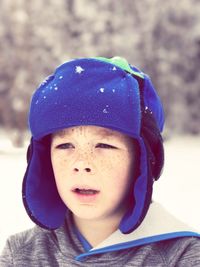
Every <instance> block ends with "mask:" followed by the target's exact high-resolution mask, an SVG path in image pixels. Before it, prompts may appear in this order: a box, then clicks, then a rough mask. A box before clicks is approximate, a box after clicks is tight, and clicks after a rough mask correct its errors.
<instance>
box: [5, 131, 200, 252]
mask: <svg viewBox="0 0 200 267" xmlns="http://www.w3.org/2000/svg"><path fill="white" fill-rule="evenodd" d="M25 155H26V149H25V148H22V149H15V148H13V147H12V146H11V144H10V142H9V141H8V140H7V139H5V138H2V137H1V138H0V166H1V175H0V184H1V187H0V213H1V219H0V250H1V249H2V248H3V246H4V244H5V240H6V238H7V237H8V236H9V235H11V234H14V233H17V232H20V231H23V230H25V229H27V228H30V227H32V226H33V223H32V222H31V221H30V219H29V217H28V216H27V215H26V212H25V210H24V207H23V204H22V200H21V183H22V179H23V175H24V170H25V167H26V157H25ZM199 156H200V136H198V137H190V136H185V137H176V138H173V139H171V140H169V141H167V142H166V143H165V158H166V159H165V168H164V172H163V174H162V176H161V178H160V180H159V181H158V182H156V183H155V185H154V197H153V198H154V200H155V201H159V202H160V203H161V204H163V205H164V206H165V207H166V208H167V209H168V210H170V211H171V212H172V213H173V214H175V215H176V216H177V217H179V218H180V219H182V220H183V221H185V222H186V223H188V224H190V225H191V226H193V227H195V228H197V229H199V225H200V213H199V204H200V193H199V191H200V163H199V158H200V157H199ZM158 220H159V218H158Z"/></svg>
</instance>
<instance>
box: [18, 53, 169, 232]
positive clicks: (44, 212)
mask: <svg viewBox="0 0 200 267" xmlns="http://www.w3.org/2000/svg"><path fill="white" fill-rule="evenodd" d="M147 111H149V114H151V116H153V118H154V120H155V122H156V125H157V127H158V129H159V131H162V129H163V125H164V112H163V107H162V104H161V101H160V98H159V96H158V94H157V92H156V91H155V89H154V87H153V85H152V83H151V81H150V78H149V77H148V76H147V75H146V74H144V73H142V72H141V71H139V70H138V69H136V68H135V67H132V66H131V65H129V64H128V62H127V61H126V60H125V59H123V58H120V57H114V58H111V59H108V58H102V57H98V58H80V59H75V60H71V61H69V62H65V63H64V64H62V65H60V66H59V67H58V68H57V69H56V70H55V73H54V74H52V75H51V76H49V77H48V78H47V79H45V80H44V82H43V83H42V84H41V85H40V86H39V87H38V88H37V90H36V91H35V92H34V94H33V97H32V100H31V106H30V112H29V126H30V130H31V133H32V138H31V144H30V146H29V159H28V166H27V170H26V173H25V176H24V180H23V202H24V205H25V208H26V210H27V212H28V215H29V216H30V218H31V219H32V220H33V221H34V222H35V223H37V224H38V225H40V226H41V227H44V228H47V229H56V228H58V227H59V226H61V225H62V223H63V221H64V218H65V216H66V212H67V211H68V208H67V207H66V205H65V204H64V203H63V201H62V200H61V198H60V196H59V194H58V191H57V188H56V184H55V179H54V174H53V170H52V166H51V160H50V144H49V141H48V139H45V138H46V137H47V136H48V135H50V134H52V133H54V132H56V131H58V130H60V129H64V128H67V127H72V126H78V125H96V126H101V127H106V128H110V129H112V130H116V131H119V132H121V133H123V134H126V135H129V136H130V137H133V138H134V139H136V140H137V142H138V144H139V147H140V166H139V169H140V174H139V177H137V179H136V181H135V183H134V188H133V189H132V197H133V199H134V206H131V207H130V208H129V209H128V211H127V213H126V214H125V216H124V217H123V218H122V220H121V223H120V226H119V228H120V230H121V231H122V232H123V233H128V232H130V231H133V230H134V229H135V228H136V227H137V226H138V225H139V224H140V223H141V221H142V220H143V218H144V216H145V215H146V212H147V210H148V206H149V204H150V201H151V195H152V184H153V180H154V178H155V179H156V178H158V177H153V176H152V174H150V172H149V161H148V156H149V154H148V148H147V145H146V143H145V140H144V138H143V136H142V134H141V128H142V116H143V113H146V112H147Z"/></svg>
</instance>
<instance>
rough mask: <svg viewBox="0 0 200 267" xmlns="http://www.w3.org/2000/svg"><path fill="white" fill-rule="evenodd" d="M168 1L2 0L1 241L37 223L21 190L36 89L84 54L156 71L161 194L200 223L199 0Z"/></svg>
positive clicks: (156, 191) (158, 191)
mask: <svg viewBox="0 0 200 267" xmlns="http://www.w3.org/2000/svg"><path fill="white" fill-rule="evenodd" d="M160 3H161V1H160V0H154V1H149V0H142V1H138V0H124V1H115V0H96V1H91V0H59V1H54V0H45V1H27V0H17V1H12V0H10V1H8V0H1V9H0V39H1V42H0V51H1V56H0V67H1V73H0V167H1V174H0V184H1V187H0V214H1V219H0V249H1V248H2V246H3V244H4V243H5V239H6V238H7V237H8V236H9V235H11V234H14V233H16V232H19V231H22V230H24V229H27V228H29V227H31V226H33V224H32V222H31V221H30V220H29V217H28V216H27V215H26V213H25V211H24V208H23V204H22V200H21V183H22V178H23V175H24V171H25V167H26V160H25V155H26V148H25V147H26V145H27V143H26V142H24V140H26V136H27V133H26V132H27V114H28V109H29V103H30V99H31V95H32V93H33V91H34V90H35V89H36V87H37V85H38V84H40V83H41V82H42V80H43V79H44V78H45V77H47V76H49V75H50V74H51V73H52V72H53V71H54V69H55V68H56V67H57V66H58V65H60V64H61V63H63V62H64V61H66V60H68V59H71V58H77V57H87V56H88V57H91V56H104V57H112V56H117V55H118V56H122V57H125V58H126V59H127V60H128V62H129V63H131V64H132V65H135V66H137V67H138V68H140V69H141V70H142V71H143V72H145V73H148V75H149V76H150V77H151V79H152V81H153V84H154V86H155V88H156V89H157V90H158V93H159V95H160V96H161V99H162V101H163V106H164V110H165V114H166V124H165V135H164V137H165V138H166V139H167V141H166V144H165V145H166V146H165V147H166V161H165V162H166V163H165V168H164V172H163V175H162V177H161V178H160V180H159V181H158V182H157V183H155V186H154V199H155V200H157V201H160V202H161V203H162V204H163V205H164V206H165V207H166V208H168V209H169V210H170V211H171V212H172V213H174V214H175V215H177V216H178V217H180V218H181V219H182V220H183V221H185V222H187V223H188V224H191V225H192V226H194V227H196V228H199V225H200V214H199V204H200V194H199V188H200V167H199V165H200V164H199V158H200V112H199V107H200V86H199V84H200V75H199V69H200V16H199V14H200V1H197V0H182V1H179V6H178V9H177V3H176V1H174V0H168V1H162V5H160ZM144 10H145V16H144ZM41 12H42V14H41ZM55 14H56V16H55ZM186 34H187V36H186ZM186 37H187V38H186ZM14 146H15V147H18V148H14Z"/></svg>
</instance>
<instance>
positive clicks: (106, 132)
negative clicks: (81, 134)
mask: <svg viewBox="0 0 200 267" xmlns="http://www.w3.org/2000/svg"><path fill="white" fill-rule="evenodd" d="M72 131H73V130H72ZM67 132H68V129H63V130H60V131H58V132H55V133H53V134H52V136H53V137H54V136H58V137H61V138H62V137H64V136H65V134H66V133H67ZM97 135H101V136H102V137H110V136H113V135H114V132H113V131H112V130H106V129H100V130H98V132H97Z"/></svg>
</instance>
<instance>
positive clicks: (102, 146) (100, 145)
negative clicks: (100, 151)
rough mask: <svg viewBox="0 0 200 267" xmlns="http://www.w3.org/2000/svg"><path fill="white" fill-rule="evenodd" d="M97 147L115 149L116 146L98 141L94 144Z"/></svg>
mask: <svg viewBox="0 0 200 267" xmlns="http://www.w3.org/2000/svg"><path fill="white" fill-rule="evenodd" d="M96 147H97V148H108V149H116V147H114V146H111V145H108V144H104V143H99V144H97V145H96Z"/></svg>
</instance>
